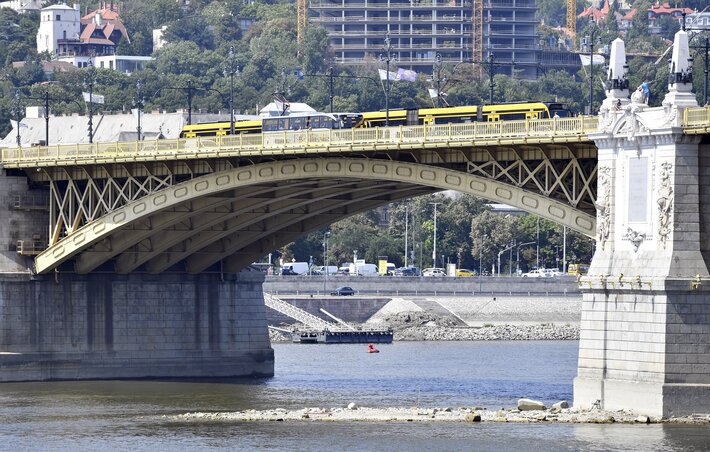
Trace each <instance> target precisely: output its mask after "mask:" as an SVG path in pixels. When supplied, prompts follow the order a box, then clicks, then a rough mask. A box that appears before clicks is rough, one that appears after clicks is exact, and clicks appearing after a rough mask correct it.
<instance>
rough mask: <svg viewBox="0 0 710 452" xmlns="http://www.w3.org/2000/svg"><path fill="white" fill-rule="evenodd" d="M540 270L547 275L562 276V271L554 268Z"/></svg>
mask: <svg viewBox="0 0 710 452" xmlns="http://www.w3.org/2000/svg"><path fill="white" fill-rule="evenodd" d="M542 271H544V272H545V273H547V276H550V277H552V278H554V277H555V276H562V272H561V271H559V270H557V269H556V268H545V269H543V270H542Z"/></svg>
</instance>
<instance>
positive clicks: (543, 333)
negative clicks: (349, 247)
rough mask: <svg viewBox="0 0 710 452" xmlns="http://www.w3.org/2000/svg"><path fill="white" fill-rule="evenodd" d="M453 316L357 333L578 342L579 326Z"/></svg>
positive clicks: (390, 319)
mask: <svg viewBox="0 0 710 452" xmlns="http://www.w3.org/2000/svg"><path fill="white" fill-rule="evenodd" d="M460 323H461V321H460V319H458V318H456V317H455V316H453V315H449V316H446V315H436V314H432V313H429V312H424V311H412V312H406V311H405V312H397V313H394V314H390V315H387V316H385V317H382V318H380V319H378V320H377V322H366V323H365V324H354V325H353V326H354V327H356V328H359V329H366V328H373V327H375V328H380V329H391V330H392V331H394V340H395V341H544V340H578V339H579V326H578V325H570V324H564V325H559V324H554V323H544V324H537V325H536V324H522V325H521V324H517V325H508V324H497V325H493V324H484V325H483V326H478V327H471V326H468V325H463V326H461V325H460ZM288 328H289V329H291V330H293V331H297V330H304V329H307V328H305V327H304V326H303V325H299V324H295V325H290V326H288ZM269 334H270V337H271V341H272V342H289V341H291V337H289V336H288V335H287V334H284V333H282V332H280V331H274V330H270V331H269Z"/></svg>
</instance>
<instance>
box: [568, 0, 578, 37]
mask: <svg viewBox="0 0 710 452" xmlns="http://www.w3.org/2000/svg"><path fill="white" fill-rule="evenodd" d="M567 32H568V33H569V35H570V36H571V37H572V46H571V48H572V49H574V42H575V40H576V39H577V0H567Z"/></svg>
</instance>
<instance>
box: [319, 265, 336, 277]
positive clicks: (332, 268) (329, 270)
mask: <svg viewBox="0 0 710 452" xmlns="http://www.w3.org/2000/svg"><path fill="white" fill-rule="evenodd" d="M313 271H314V272H317V273H318V274H319V275H325V274H326V273H327V274H329V275H334V274H335V273H337V271H338V267H337V265H328V266H327V267H326V266H325V265H319V266H318V267H315V268H314V269H313Z"/></svg>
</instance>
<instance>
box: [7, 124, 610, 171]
mask: <svg viewBox="0 0 710 452" xmlns="http://www.w3.org/2000/svg"><path fill="white" fill-rule="evenodd" d="M596 129H597V117H595V116H579V117H575V118H554V119H531V120H519V121H497V122H472V123H468V124H442V125H423V126H397V127H375V128H357V129H344V130H330V129H324V130H300V131H282V132H267V133H259V134H238V135H227V136H210V137H197V138H184V139H172V140H151V141H124V142H112V143H93V144H89V143H82V144H72V145H57V146H38V147H29V148H9V149H3V151H2V164H3V165H4V166H5V167H6V168H24V167H41V166H62V165H76V164H96V163H111V162H128V161H153V160H173V159H199V158H204V157H207V156H208V157H210V158H214V157H232V156H256V155H286V154H287V155H292V154H294V155H297V154H317V153H323V152H338V153H348V152H360V153H361V152H363V151H367V150H375V149H378V150H383V149H386V148H388V147H389V146H391V147H393V148H398V149H402V148H405V149H406V148H410V149H416V148H423V147H455V146H456V145H457V143H458V144H459V145H461V146H464V145H466V146H471V145H476V144H479V143H480V144H482V145H490V144H495V143H505V144H514V143H516V142H519V143H521V144H522V143H526V142H545V141H548V140H549V141H550V142H552V141H579V140H584V139H586V136H587V134H588V133H590V132H593V131H595V130H596Z"/></svg>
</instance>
